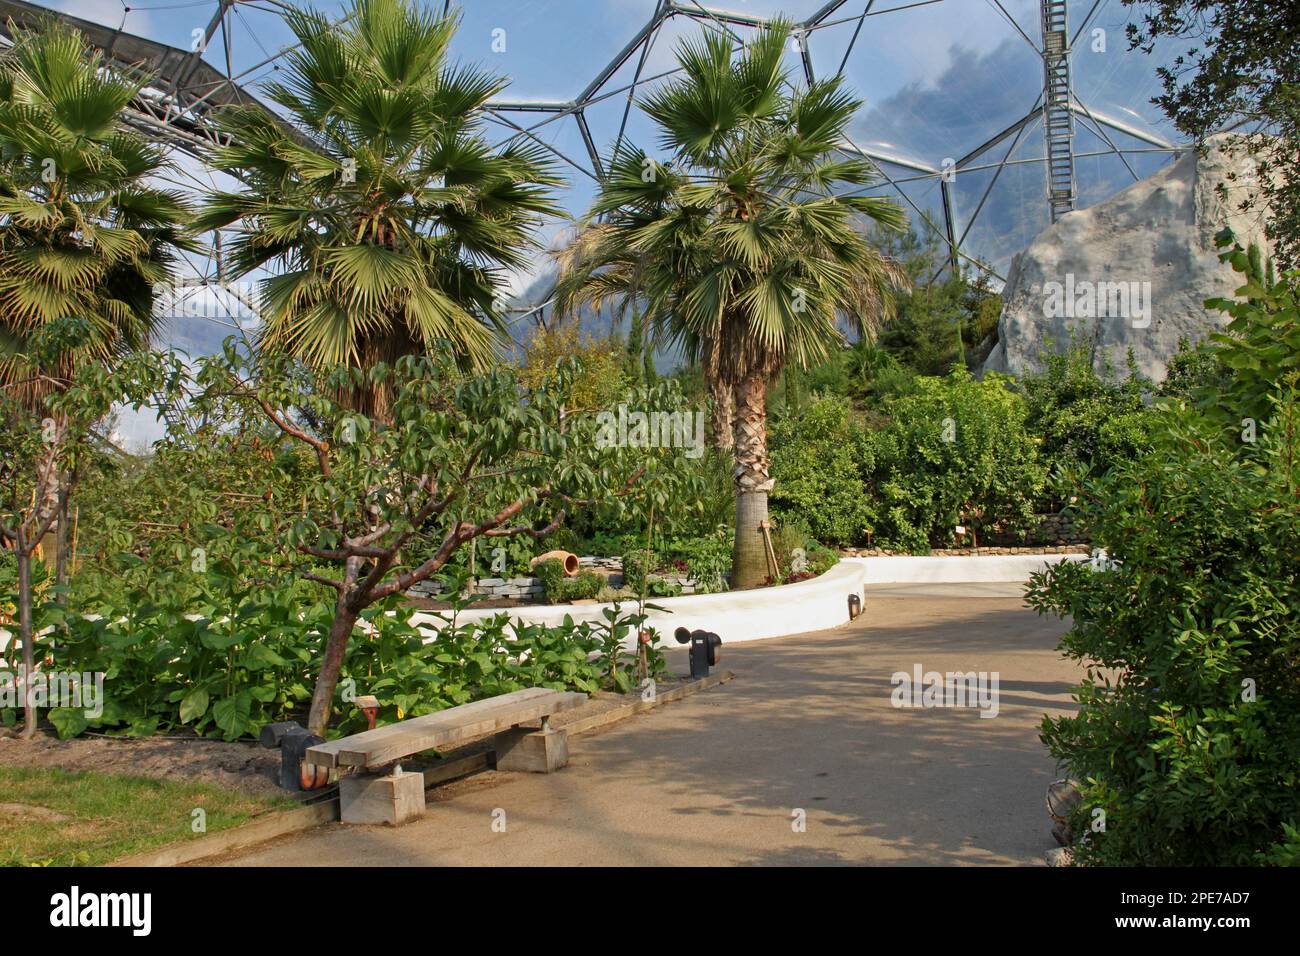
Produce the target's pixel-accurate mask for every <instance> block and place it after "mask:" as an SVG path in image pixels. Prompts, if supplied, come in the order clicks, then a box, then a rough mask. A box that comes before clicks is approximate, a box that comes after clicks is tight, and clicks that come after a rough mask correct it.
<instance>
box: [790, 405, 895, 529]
mask: <svg viewBox="0 0 1300 956" xmlns="http://www.w3.org/2000/svg"><path fill="white" fill-rule="evenodd" d="M862 442H863V438H862V429H861V427H860V426H859V425H858V424H857V423H856V422H855V421H854V420H853V413H852V410H851V409H850V407H849V404H848V402H847V401H845V400H844V399H838V398H822V399H819V400H817V401H815V402H813V403H812V405H810V406H809V408H808V409H807V411H805V412H804V413H803V414H802V415H800V416H798V417H797V418H788V417H787V418H784V419H782V420H780V421H779V422H777V423H775V424H774V425H773V427H772V435H771V439H770V442H769V444H770V447H771V449H772V477H773V479H774V482H775V483H774V485H773V487H772V492H771V494H770V495H769V497H768V504H769V506H770V507H771V509H772V514H773V516H774V517H775V518H776V519H777V520H778V521H786V522H796V523H798V524H800V525H802V526H804V527H806V528H807V529H808V531H809V532H810V533H811V534H812V535H813V536H814V537H815V538H817V539H818V540H819V541H827V542H833V543H835V544H844V545H850V544H856V543H858V542H859V541H860V540H863V539H864V537H865V534H866V528H867V527H868V526H869V525H870V524H871V522H872V513H871V506H870V502H869V500H868V496H867V489H866V486H865V485H864V484H863V481H862V475H861V459H862Z"/></svg>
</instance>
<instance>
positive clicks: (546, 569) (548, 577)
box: [533, 558, 564, 604]
mask: <svg viewBox="0 0 1300 956" xmlns="http://www.w3.org/2000/svg"><path fill="white" fill-rule="evenodd" d="M533 574H534V575H535V576H536V577H539V578H541V579H542V585H543V586H544V587H545V588H546V600H547V602H548V603H550V604H559V603H560V602H561V601H563V600H564V595H563V592H564V562H563V561H560V560H559V559H558V558H548V559H547V560H545V561H538V562H537V566H536V567H534V568H533Z"/></svg>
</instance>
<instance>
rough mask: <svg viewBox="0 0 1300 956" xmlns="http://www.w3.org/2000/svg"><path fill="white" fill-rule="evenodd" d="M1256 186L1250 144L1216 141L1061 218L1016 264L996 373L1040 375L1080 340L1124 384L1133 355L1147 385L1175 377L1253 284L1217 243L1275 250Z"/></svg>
mask: <svg viewBox="0 0 1300 956" xmlns="http://www.w3.org/2000/svg"><path fill="white" fill-rule="evenodd" d="M1231 172H1236V173H1238V178H1237V179H1236V180H1229V179H1228V175H1229V173H1231ZM1254 177H1255V163H1254V161H1253V159H1252V158H1251V157H1250V155H1249V153H1248V152H1247V151H1246V149H1245V148H1244V146H1242V145H1241V143H1240V141H1239V140H1233V139H1232V138H1231V137H1229V136H1226V135H1221V136H1215V137H1211V138H1210V139H1209V140H1207V142H1206V148H1205V153H1204V155H1200V154H1198V153H1197V151H1195V150H1188V151H1187V152H1185V153H1183V155H1182V156H1180V157H1179V158H1178V159H1177V160H1176V161H1175V162H1173V163H1171V164H1169V165H1168V166H1165V167H1164V168H1163V169H1161V170H1160V171H1158V172H1156V173H1154V174H1153V175H1151V176H1148V177H1147V178H1146V179H1143V180H1141V181H1140V182H1136V183H1134V184H1133V185H1132V186H1130V187H1128V188H1127V189H1125V190H1123V191H1122V192H1120V193H1117V194H1115V195H1114V196H1112V197H1110V198H1109V199H1107V200H1105V201H1104V202H1100V203H1097V204H1096V205H1095V206H1092V207H1090V208H1088V209H1082V210H1078V211H1075V212H1072V213H1068V214H1067V215H1065V216H1063V217H1061V219H1060V220H1058V221H1057V222H1056V223H1054V224H1053V225H1052V226H1050V227H1049V228H1048V229H1046V230H1045V231H1044V232H1042V233H1041V234H1040V235H1039V236H1038V237H1037V238H1036V239H1035V240H1034V241H1033V242H1032V243H1030V245H1029V247H1028V248H1027V249H1025V250H1024V251H1023V252H1020V253H1019V254H1017V255H1016V257H1015V258H1014V259H1013V260H1012V262H1011V268H1010V271H1009V273H1008V275H1007V283H1006V287H1005V289H1004V290H1003V307H1002V315H1001V317H1000V318H999V320H998V344H997V345H996V346H995V348H994V349H993V351H992V353H990V355H989V357H988V360H987V361H986V362H985V363H984V370H985V371H986V372H987V371H995V372H1011V373H1013V374H1016V375H1021V374H1024V373H1026V372H1031V371H1035V370H1038V369H1040V368H1041V367H1042V362H1041V361H1040V358H1039V355H1040V353H1041V352H1044V351H1046V350H1048V349H1049V348H1050V349H1052V350H1055V351H1058V352H1059V351H1064V350H1065V349H1066V348H1067V347H1068V346H1069V344H1070V336H1071V332H1072V331H1073V333H1074V335H1075V336H1076V338H1077V339H1078V340H1079V341H1082V342H1084V343H1086V344H1087V345H1088V346H1089V347H1090V348H1091V350H1092V355H1093V365H1094V367H1095V368H1096V369H1097V371H1098V372H1099V373H1105V372H1106V366H1107V363H1108V362H1109V365H1110V367H1111V375H1112V377H1123V376H1125V375H1127V352H1128V350H1129V349H1132V351H1133V355H1134V359H1135V360H1136V363H1137V367H1138V370H1139V371H1140V372H1141V373H1142V374H1143V375H1145V376H1147V377H1149V378H1151V379H1154V380H1157V381H1158V380H1160V379H1163V378H1164V376H1165V371H1166V364H1167V362H1168V360H1169V358H1170V356H1172V355H1173V354H1174V353H1175V352H1176V351H1177V350H1178V343H1179V340H1180V339H1184V338H1185V339H1187V340H1189V341H1196V340H1199V339H1201V338H1203V337H1204V336H1205V335H1206V334H1207V333H1208V332H1210V331H1211V330H1212V329H1214V328H1216V327H1219V326H1221V325H1223V324H1224V323H1225V317H1224V316H1222V315H1220V314H1219V313H1216V312H1209V311H1207V310H1206V309H1205V306H1204V302H1205V300H1206V299H1208V298H1212V297H1215V296H1231V295H1232V293H1233V291H1234V290H1235V289H1236V288H1237V287H1238V286H1240V285H1241V281H1240V277H1239V276H1237V274H1236V273H1234V272H1233V271H1232V269H1231V267H1230V266H1228V265H1227V264H1226V263H1222V262H1220V261H1219V257H1218V250H1217V249H1216V248H1215V245H1214V237H1215V234H1216V233H1218V232H1219V231H1220V230H1221V229H1222V228H1223V227H1224V226H1230V227H1231V228H1232V230H1233V232H1234V233H1236V235H1237V239H1238V241H1240V242H1241V244H1242V245H1243V246H1246V245H1249V243H1251V242H1257V243H1259V244H1260V245H1261V247H1263V248H1264V249H1266V250H1267V249H1268V248H1269V247H1268V243H1267V241H1266V239H1265V238H1264V235H1263V229H1262V221H1261V219H1262V217H1261V215H1260V213H1259V212H1258V210H1256V211H1252V212H1250V213H1243V212H1242V211H1241V210H1240V205H1241V202H1242V200H1243V199H1245V198H1247V197H1248V196H1250V195H1256V196H1257V195H1258V194H1259V190H1258V187H1257V185H1255V179H1254ZM1220 187H1223V188H1224V189H1226V190H1227V195H1226V197H1225V196H1224V195H1223V194H1222V193H1221V189H1220ZM1102 284H1105V285H1102ZM1090 292H1096V293H1098V295H1097V305H1096V307H1095V309H1093V310H1092V315H1091V316H1089V315H1087V314H1080V313H1086V312H1088V311H1089V310H1088V307H1087V297H1088V294H1089V293H1090ZM1071 293H1073V294H1071ZM1125 298H1128V303H1127V307H1125V301H1124V300H1125Z"/></svg>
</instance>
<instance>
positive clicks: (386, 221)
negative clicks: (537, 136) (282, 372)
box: [198, 0, 560, 418]
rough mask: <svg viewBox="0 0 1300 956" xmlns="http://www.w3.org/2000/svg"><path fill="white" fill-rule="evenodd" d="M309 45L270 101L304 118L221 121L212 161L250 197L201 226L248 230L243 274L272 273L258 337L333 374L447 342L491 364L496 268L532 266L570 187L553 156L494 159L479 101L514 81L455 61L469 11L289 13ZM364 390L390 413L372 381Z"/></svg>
mask: <svg viewBox="0 0 1300 956" xmlns="http://www.w3.org/2000/svg"><path fill="white" fill-rule="evenodd" d="M284 16H285V21H286V22H287V23H288V25H289V27H290V29H291V30H292V31H293V33H294V35H295V37H296V38H297V41H298V47H297V48H296V49H294V50H293V51H291V52H290V53H288V54H287V55H286V57H285V60H284V62H283V63H282V64H281V75H282V76H283V77H284V79H282V80H281V81H279V82H275V83H270V84H268V85H267V87H266V95H267V96H268V98H269V99H270V100H271V101H272V102H273V103H275V104H277V105H278V106H280V107H281V108H282V109H283V110H284V112H285V113H286V115H287V116H288V117H289V118H290V119H291V120H292V122H293V128H286V127H285V125H283V124H282V122H281V121H279V120H278V119H277V118H275V117H272V116H271V115H269V114H268V113H267V112H266V111H265V110H262V109H259V108H255V107H251V106H236V107H232V108H229V109H227V110H224V111H223V112H222V113H221V115H220V118H219V126H220V128H221V129H222V130H223V131H224V132H225V133H227V134H228V135H229V141H228V143H227V145H225V146H223V147H221V148H219V149H216V150H214V152H213V156H212V163H213V165H215V166H217V167H218V168H221V169H231V170H236V171H238V173H239V175H240V176H241V178H242V179H243V181H244V182H245V183H246V184H247V188H246V189H245V190H244V191H242V192H216V193H213V194H211V195H210V196H208V197H207V205H206V208H205V209H204V211H203V212H202V213H201V215H200V216H199V217H198V225H199V226H200V227H201V228H206V229H216V228H220V227H225V226H228V225H230V224H231V223H235V222H239V223H241V224H242V226H243V229H244V233H243V234H242V235H241V236H239V237H238V238H237V239H236V240H235V241H234V242H232V243H230V244H229V245H228V246H227V250H228V253H229V257H230V259H229V264H230V274H231V275H232V276H244V275H248V274H250V273H253V272H255V271H257V270H261V269H266V268H272V269H273V271H274V272H275V275H274V276H273V277H271V278H268V279H264V280H263V281H262V282H261V285H260V291H259V297H258V300H259V312H260V314H261V316H262V320H263V322H264V328H263V331H262V333H261V340H260V341H261V344H262V345H264V346H266V347H269V348H276V349H283V350H284V351H286V352H288V353H289V354H291V355H294V356H296V357H298V358H300V359H302V360H303V361H306V362H308V363H310V364H312V365H314V366H317V367H320V368H331V367H333V366H336V365H338V364H341V363H346V364H349V365H353V366H356V367H360V368H368V367H370V366H372V365H376V364H379V363H386V364H389V365H391V364H393V363H394V362H395V361H396V359H398V358H399V357H401V356H404V355H413V354H421V353H426V352H429V351H432V350H434V349H435V348H436V347H437V346H438V344H439V343H440V342H447V343H450V344H451V345H452V346H453V348H454V349H455V350H456V352H457V353H458V355H459V356H460V358H461V359H462V361H463V362H464V363H466V364H467V365H470V366H474V367H483V366H484V365H486V363H487V362H488V361H489V360H491V359H492V358H493V356H494V355H495V354H496V351H497V346H498V343H499V340H500V333H501V331H502V326H501V319H500V316H501V312H502V305H501V301H500V300H501V298H502V296H503V294H504V284H503V279H502V276H501V270H502V269H506V268H512V267H519V266H522V265H524V264H525V263H526V254H527V252H528V251H529V250H530V249H532V248H534V246H535V243H534V239H533V230H534V228H535V227H536V226H537V224H538V223H539V222H540V219H541V217H543V216H548V215H555V214H558V213H559V210H558V209H557V208H556V206H555V205H554V204H553V201H552V187H553V186H555V185H557V184H558V183H559V182H560V180H559V179H558V178H557V177H556V176H555V175H554V174H553V171H552V166H551V164H549V163H548V162H546V161H545V159H544V158H543V156H544V153H543V150H542V149H541V147H538V146H535V145H531V144H529V143H528V142H527V141H524V140H521V141H519V142H514V143H511V144H509V145H506V146H503V147H499V148H493V147H491V146H489V145H488V144H487V142H486V141H485V140H484V139H483V137H482V134H481V126H482V123H483V118H484V116H485V115H486V114H485V111H484V104H485V103H486V102H487V100H488V99H489V98H490V97H492V96H493V95H495V94H497V93H499V92H500V91H501V90H502V89H504V87H505V82H504V81H503V80H500V79H498V78H496V77H493V76H491V75H490V74H488V73H485V72H482V71H480V70H477V69H474V68H472V67H470V66H463V65H453V64H451V63H450V62H449V51H448V48H449V44H450V42H451V38H452V35H453V34H454V33H455V31H456V27H457V24H458V18H456V17H437V16H434V15H433V14H430V13H429V12H428V11H427V10H425V9H422V8H420V7H419V6H417V5H416V4H415V3H413V2H411V0H355V2H353V3H352V4H351V5H350V6H349V7H348V8H347V9H346V11H345V16H344V18H343V22H342V25H340V23H339V22H336V21H334V20H332V19H330V18H328V17H326V16H325V15H324V14H321V13H316V12H313V11H307V10H288V11H287V12H286V13H285V14H284ZM367 387H368V389H369V390H368V391H363V392H361V393H358V394H356V395H354V396H352V397H351V404H352V406H353V407H355V408H357V409H358V410H360V411H363V412H365V413H366V414H370V415H373V416H376V417H379V418H384V417H385V416H386V415H387V414H388V405H389V403H390V401H391V399H392V396H391V392H390V389H389V386H388V384H387V383H386V382H383V381H375V382H371V383H370V384H369V385H368V386H367Z"/></svg>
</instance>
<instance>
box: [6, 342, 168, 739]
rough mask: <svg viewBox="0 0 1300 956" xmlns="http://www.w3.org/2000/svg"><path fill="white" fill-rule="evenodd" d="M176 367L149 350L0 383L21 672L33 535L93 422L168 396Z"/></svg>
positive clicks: (64, 486) (42, 358) (43, 527)
mask: <svg viewBox="0 0 1300 956" xmlns="http://www.w3.org/2000/svg"><path fill="white" fill-rule="evenodd" d="M50 362H51V360H50V358H49V357H48V356H47V355H37V356H35V357H34V360H33V361H30V364H29V359H28V357H27V356H18V357H17V358H16V360H15V364H16V365H21V366H22V367H28V368H30V367H37V368H39V367H41V366H44V365H48V364H50ZM181 374H182V373H181V367H180V365H179V363H178V362H177V361H176V360H175V359H174V358H172V359H170V360H164V359H162V358H160V357H159V356H157V355H155V354H154V353H151V352H139V353H135V354H133V355H130V356H128V357H126V358H125V359H123V360H122V361H121V362H119V363H118V364H117V365H115V366H114V367H113V368H111V369H110V368H106V367H105V366H104V365H102V364H100V363H97V362H83V363H81V364H80V365H77V366H76V367H75V368H74V369H73V371H72V377H71V378H68V379H58V380H51V381H48V382H46V381H41V382H36V383H28V382H26V381H21V382H5V383H3V384H0V448H4V452H5V453H4V456H3V458H0V545H3V546H4V547H5V548H8V549H10V550H12V551H13V553H14V558H15V560H16V564H17V572H18V573H17V577H18V582H17V584H18V602H17V603H18V633H19V638H20V639H21V641H22V646H23V677H24V680H25V681H26V680H29V679H30V677H31V675H32V673H33V672H34V668H35V666H36V655H35V640H36V628H35V626H34V619H33V615H34V608H33V602H32V594H33V586H32V585H33V576H32V570H33V559H34V557H35V555H36V552H37V548H38V547H39V546H40V543H41V539H42V538H43V537H44V536H45V534H46V533H47V532H48V531H49V530H50V528H51V527H52V526H53V524H54V522H55V521H56V520H57V519H58V517H59V515H60V514H61V513H62V511H63V508H64V506H65V505H66V503H67V499H68V494H69V492H70V489H71V488H72V487H73V486H74V484H75V483H76V480H77V477H78V476H79V474H80V473H81V471H82V470H83V469H84V468H85V466H86V464H87V463H88V461H89V460H90V459H91V458H92V457H93V454H94V452H93V449H92V447H91V442H90V438H91V435H92V430H93V429H94V427H95V425H96V423H97V422H99V421H101V420H102V419H103V418H104V416H106V415H107V414H108V413H109V411H110V410H111V409H112V408H113V407H114V406H115V405H118V404H120V403H126V404H128V405H131V406H133V407H134V408H136V409H137V410H138V409H139V408H140V407H142V406H143V405H144V404H145V403H146V402H148V401H150V400H151V398H152V397H153V396H155V395H157V394H160V393H161V394H167V395H171V394H173V392H174V389H175V386H176V383H177V382H178V381H179V380H180V376H181ZM30 385H36V386H38V387H40V388H45V389H48V395H47V397H46V398H45V400H44V401H43V402H42V403H41V406H40V408H39V410H34V409H33V407H32V404H31V402H30V401H27V400H25V397H24V396H25V395H26V394H29V393H30V387H29V386H30ZM24 698H25V700H24V711H25V723H24V728H23V736H24V737H27V738H30V737H31V736H32V735H33V734H34V733H35V732H36V709H35V707H34V706H33V704H32V701H31V699H30V696H29V695H27V694H24Z"/></svg>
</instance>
